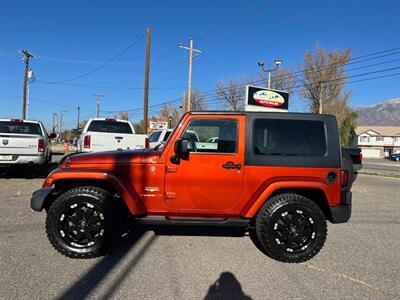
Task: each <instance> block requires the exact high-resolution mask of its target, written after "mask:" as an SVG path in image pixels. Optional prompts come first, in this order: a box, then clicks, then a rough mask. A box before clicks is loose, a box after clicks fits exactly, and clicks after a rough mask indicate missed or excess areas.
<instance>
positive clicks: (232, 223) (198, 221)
mask: <svg viewBox="0 0 400 300" xmlns="http://www.w3.org/2000/svg"><path fill="white" fill-rule="evenodd" d="M134 222H135V223H137V224H142V225H157V226H158V225H172V226H176V225H195V226H221V227H247V226H249V225H250V220H249V219H241V218H188V217H165V216H146V217H142V218H135V219H134Z"/></svg>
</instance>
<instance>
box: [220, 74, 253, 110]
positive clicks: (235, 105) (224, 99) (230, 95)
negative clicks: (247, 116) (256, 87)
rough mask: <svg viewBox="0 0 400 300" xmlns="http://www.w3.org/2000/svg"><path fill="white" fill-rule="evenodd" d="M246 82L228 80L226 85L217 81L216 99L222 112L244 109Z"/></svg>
mask: <svg viewBox="0 0 400 300" xmlns="http://www.w3.org/2000/svg"><path fill="white" fill-rule="evenodd" d="M246 82H247V81H246V80H243V81H233V80H229V81H228V82H226V83H223V82H221V81H217V83H216V98H217V101H219V102H221V108H222V109H223V110H233V111H240V110H243V109H244V97H245V90H246Z"/></svg>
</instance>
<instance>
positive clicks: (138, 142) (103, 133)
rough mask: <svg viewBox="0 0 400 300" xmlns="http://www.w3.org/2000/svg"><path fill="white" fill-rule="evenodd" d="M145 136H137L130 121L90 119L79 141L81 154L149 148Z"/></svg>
mask: <svg viewBox="0 0 400 300" xmlns="http://www.w3.org/2000/svg"><path fill="white" fill-rule="evenodd" d="M148 147H149V144H148V139H147V137H146V135H144V134H135V129H134V128H133V126H132V124H131V123H130V122H129V121H125V120H119V119H111V118H93V119H90V120H89V121H88V122H87V124H86V126H85V127H84V128H83V130H82V134H81V136H80V138H79V140H78V151H79V152H100V151H113V150H129V149H141V148H148Z"/></svg>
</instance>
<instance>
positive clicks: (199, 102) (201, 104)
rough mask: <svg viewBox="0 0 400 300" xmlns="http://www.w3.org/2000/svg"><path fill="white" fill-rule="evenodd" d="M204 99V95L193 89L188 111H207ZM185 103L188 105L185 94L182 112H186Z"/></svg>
mask: <svg viewBox="0 0 400 300" xmlns="http://www.w3.org/2000/svg"><path fill="white" fill-rule="evenodd" d="M204 99H205V97H204V94H203V93H202V92H201V91H199V90H197V89H193V90H192V95H191V96H190V110H191V111H201V110H207V103H205V101H204ZM187 103H188V97H187V94H185V107H184V111H187V107H186V106H187Z"/></svg>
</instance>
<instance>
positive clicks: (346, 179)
mask: <svg viewBox="0 0 400 300" xmlns="http://www.w3.org/2000/svg"><path fill="white" fill-rule="evenodd" d="M347 185H349V171H342V186H347Z"/></svg>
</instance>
